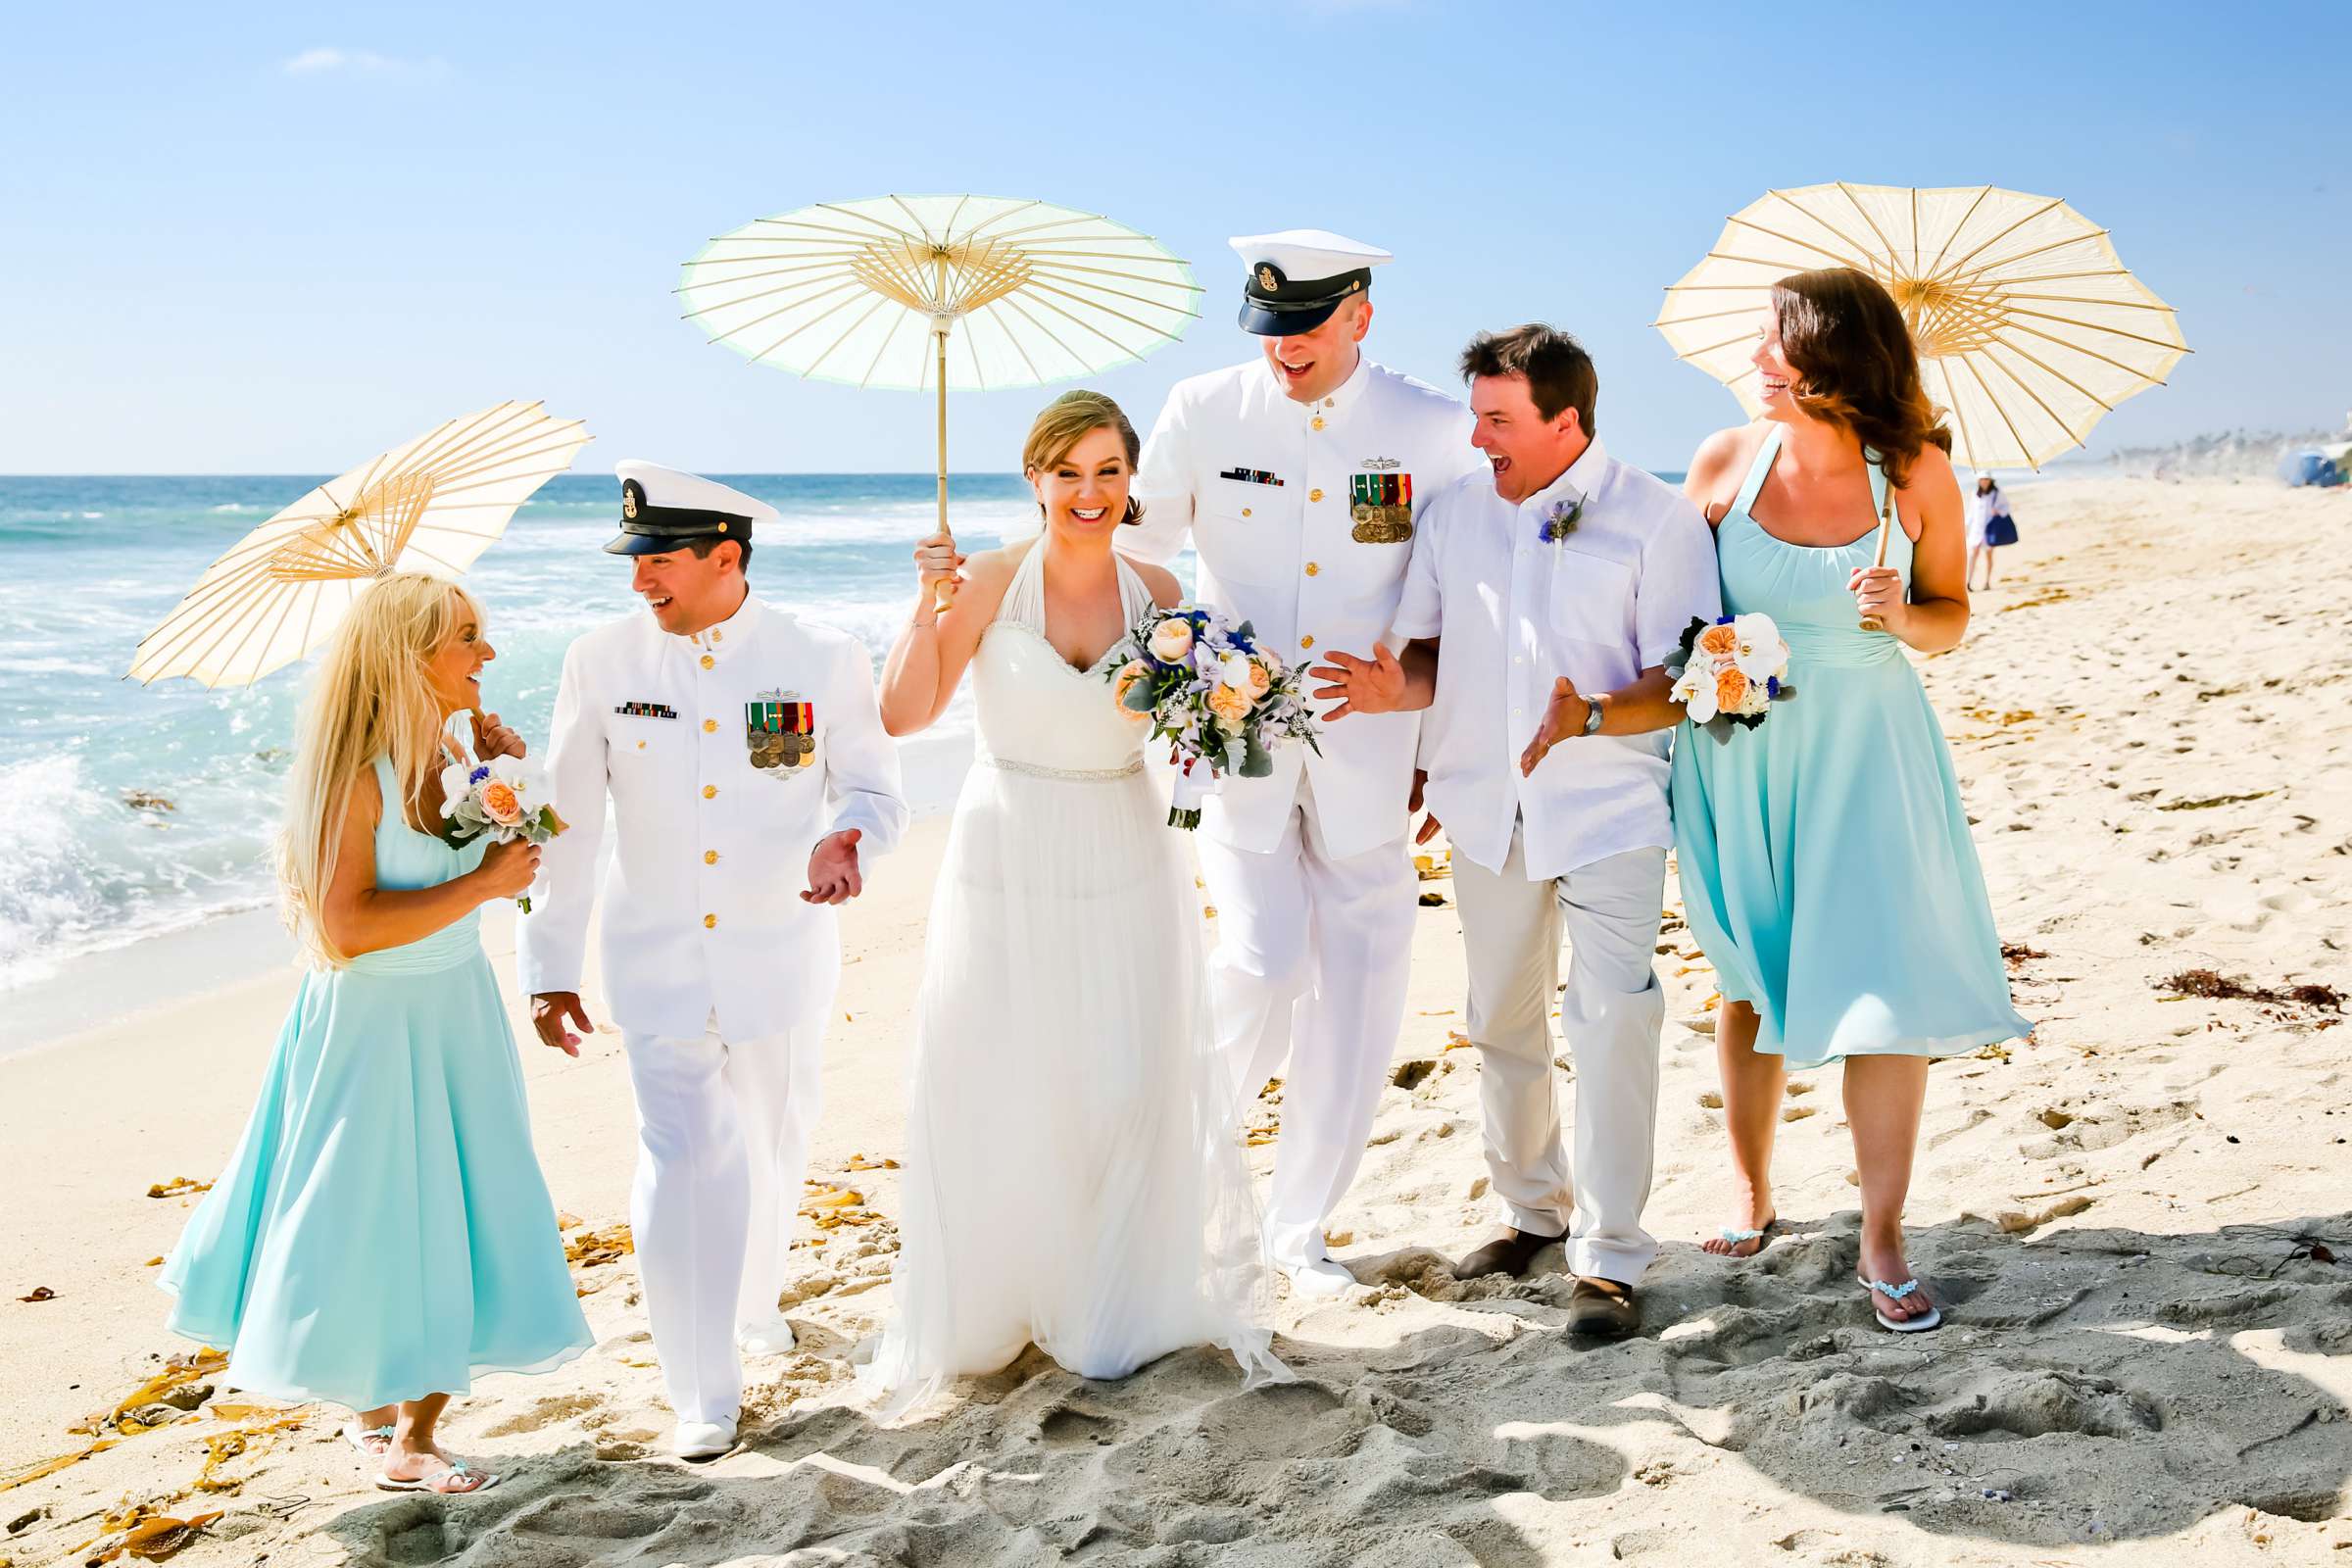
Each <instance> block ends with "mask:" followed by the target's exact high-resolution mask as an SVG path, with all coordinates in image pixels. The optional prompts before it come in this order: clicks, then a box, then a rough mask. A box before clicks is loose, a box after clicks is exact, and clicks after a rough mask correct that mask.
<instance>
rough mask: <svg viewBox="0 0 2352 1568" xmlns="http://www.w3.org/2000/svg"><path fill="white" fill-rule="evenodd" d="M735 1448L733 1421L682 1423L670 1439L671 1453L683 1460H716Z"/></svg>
mask: <svg viewBox="0 0 2352 1568" xmlns="http://www.w3.org/2000/svg"><path fill="white" fill-rule="evenodd" d="M734 1446H735V1423H734V1422H732V1421H681V1422H679V1423H678V1429H677V1431H675V1432H673V1433H671V1434H670V1437H669V1451H670V1452H672V1453H674V1454H676V1455H677V1456H678V1457H679V1458H681V1459H715V1458H717V1457H718V1456H719V1455H720V1454H722V1453H725V1452H726V1451H727V1450H728V1449H729V1448H732V1447H734Z"/></svg>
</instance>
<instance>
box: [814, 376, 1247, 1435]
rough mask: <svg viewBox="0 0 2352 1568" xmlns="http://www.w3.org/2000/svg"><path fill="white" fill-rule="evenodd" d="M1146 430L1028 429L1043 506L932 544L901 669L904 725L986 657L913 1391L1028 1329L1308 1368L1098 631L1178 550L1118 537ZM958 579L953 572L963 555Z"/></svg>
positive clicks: (953, 891) (1074, 397)
mask: <svg viewBox="0 0 2352 1568" xmlns="http://www.w3.org/2000/svg"><path fill="white" fill-rule="evenodd" d="M1137 445H1138V444H1137V440H1136V435H1135V430H1134V427H1133V426H1132V425H1130V424H1129V423H1128V421H1127V418H1126V416H1124V415H1123V414H1121V413H1120V412H1119V408H1118V405H1117V404H1115V403H1113V402H1112V401H1111V400H1110V399H1108V398H1106V397H1103V395H1102V394H1100V393H1095V392H1072V393H1069V394H1067V395H1065V396H1063V397H1061V398H1059V399H1057V400H1055V401H1054V403H1052V404H1050V405H1049V406H1048V407H1047V408H1046V410H1045V412H1044V413H1042V414H1041V415H1039V416H1038V419H1037V422H1036V425H1035V426H1034V427H1033V428H1032V429H1031V431H1030V435H1029V440H1028V443H1027V447H1026V449H1025V450H1024V452H1023V454H1022V466H1023V468H1024V470H1025V472H1026V473H1027V475H1028V477H1029V478H1030V480H1031V481H1032V482H1033V484H1034V485H1035V486H1036V489H1037V494H1038V503H1039V507H1040V509H1041V511H1042V512H1043V514H1044V517H1045V531H1044V533H1043V534H1042V535H1040V536H1039V537H1038V538H1037V539H1035V540H1033V541H1025V542H1023V543H1020V544H1015V545H1011V546H1008V547H1006V548H1005V549H1003V550H998V551H990V552H987V553H985V554H982V555H978V556H974V557H971V558H970V559H969V560H968V561H967V560H965V559H964V558H961V557H958V556H956V554H955V550H954V546H953V543H952V541H949V540H947V539H946V537H945V536H944V535H943V536H938V537H935V538H934V539H931V540H927V541H925V543H924V545H923V546H921V547H918V549H917V552H916V556H917V561H918V564H921V565H922V567H923V583H922V591H921V596H920V598H919V600H918V602H917V604H916V607H915V612H914V616H913V618H912V620H911V621H910V623H909V624H908V626H907V629H906V631H905V632H904V633H903V634H902V635H901V636H900V638H899V641H898V644H897V646H896V647H895V648H893V649H892V651H891V656H890V661H889V663H888V665H887V667H886V668H885V670H884V673H883V683H882V717H883V723H884V725H885V726H886V727H887V728H888V729H889V730H890V732H891V733H892V734H894V735H906V734H909V733H912V732H913V731H915V730H919V729H922V728H924V727H925V726H927V725H929V724H930V723H932V722H933V721H934V720H936V719H937V718H938V716H939V715H940V713H942V712H943V711H946V709H947V707H948V704H949V701H950V700H951V699H952V698H953V697H954V696H955V693H956V686H957V684H958V682H959V681H960V680H961V679H962V676H963V671H964V668H965V666H966V664H969V665H970V667H971V670H972V684H973V695H974V699H975V701H976V703H977V706H978V718H979V742H980V744H979V755H978V757H977V758H976V759H975V760H974V763H973V766H972V769H971V772H970V774H969V776H968V777H967V778H966V779H965V781H964V786H963V793H962V795H961V797H960V799H959V800H958V801H957V803H956V820H955V824H954V827H953V830H952V831H951V833H950V836H949V840H948V850H947V858H946V860H945V862H944V863H943V864H942V866H941V869H940V873H939V883H938V890H937V892H936V894H935V895H934V898H933V902H932V907H931V920H930V925H929V927H928V938H927V946H926V950H925V955H924V970H923V982H922V990H921V993H920V995H919V996H918V998H917V1000H916V1004H915V1034H914V1059H913V1071H912V1074H911V1082H910V1086H909V1089H908V1096H907V1160H906V1177H905V1183H904V1193H905V1213H904V1214H903V1215H902V1217H901V1220H900V1228H899V1235H900V1251H899V1257H898V1261H897V1264H896V1266H895V1267H894V1269H893V1271H892V1286H893V1289H894V1292H895V1294H896V1297H897V1314H896V1316H895V1318H894V1319H893V1320H892V1322H891V1323H890V1325H889V1326H888V1328H887V1329H886V1330H885V1331H884V1333H883V1335H882V1337H881V1340H880V1343H879V1345H878V1346H877V1347H876V1348H874V1350H873V1354H872V1356H871V1358H870V1359H869V1360H868V1362H867V1364H866V1365H865V1366H864V1367H863V1368H861V1369H860V1372H859V1377H860V1380H861V1381H862V1382H863V1383H864V1384H865V1385H866V1387H867V1388H868V1389H869V1390H870V1391H872V1392H874V1393H876V1394H878V1395H880V1396H882V1397H885V1398H886V1399H887V1401H888V1409H889V1412H890V1413H892V1414H896V1413H898V1412H901V1411H904V1410H906V1409H908V1408H910V1407H912V1406H913V1405H915V1404H917V1403H920V1402H921V1401H922V1400H923V1399H924V1398H925V1397H927V1396H929V1395H931V1394H933V1393H935V1392H937V1391H939V1390H940V1389H941V1388H943V1387H944V1386H945V1385H946V1384H947V1383H948V1382H949V1381H950V1380H952V1379H954V1378H956V1377H961V1376H967V1375H974V1374H982V1373H988V1372H994V1371H996V1370H998V1369H999V1368H1001V1367H1003V1366H1005V1364H1007V1363H1008V1362H1010V1361H1011V1360H1012V1359H1013V1358H1014V1357H1016V1356H1018V1355H1019V1354H1020V1353H1021V1351H1022V1350H1023V1349H1024V1348H1027V1347H1028V1346H1029V1345H1030V1344H1031V1343H1033V1342H1034V1343H1035V1344H1036V1345H1037V1346H1038V1347H1039V1348H1041V1349H1043V1350H1044V1351H1045V1352H1046V1353H1047V1354H1049V1355H1051V1356H1053V1357H1054V1360H1055V1361H1057V1362H1059V1363H1060V1364H1061V1365H1062V1366H1063V1367H1065V1368H1067V1369H1068V1370H1070V1371H1072V1372H1076V1373H1078V1374H1080V1375H1081V1376H1084V1377H1091V1378H1118V1377H1124V1376H1126V1375H1127V1374H1128V1373H1130V1372H1133V1371H1134V1370H1135V1369H1136V1368H1138V1367H1140V1366H1142V1365H1143V1364H1144V1363H1145V1362H1147V1361H1151V1360H1153V1359H1155V1358H1157V1357H1159V1356H1161V1355H1165V1354H1167V1353H1168V1352H1169V1351H1171V1350H1176V1349H1180V1348H1184V1347H1187V1346H1195V1345H1215V1346H1220V1347H1223V1348H1226V1349H1228V1350H1230V1351H1231V1352H1232V1353H1233V1355H1234V1357H1235V1359H1236V1360H1237V1361H1238V1362H1239V1363H1240V1365H1241V1369H1242V1373H1243V1376H1244V1380H1245V1386H1249V1385H1250V1384H1255V1383H1258V1382H1263V1381H1268V1380H1287V1379H1288V1378H1289V1377H1290V1373H1289V1371H1288V1369H1286V1368H1285V1367H1284V1366H1283V1365H1282V1363H1281V1362H1280V1361H1278V1360H1276V1359H1275V1357H1274V1355H1273V1353H1272V1351H1271V1350H1270V1348H1269V1340H1270V1335H1269V1333H1268V1331H1267V1330H1266V1329H1264V1328H1262V1327H1260V1326H1259V1324H1258V1319H1259V1317H1260V1316H1261V1314H1262V1307H1263V1301H1264V1292H1263V1270H1262V1264H1261V1258H1260V1252H1259V1247H1260V1244H1259V1240H1258V1224H1257V1216H1256V1213H1255V1209H1254V1206H1253V1204H1252V1202H1251V1200H1250V1188H1249V1177H1248V1173H1247V1171H1246V1169H1245V1168H1244V1166H1243V1163H1242V1158H1241V1151H1240V1149H1239V1147H1238V1145H1237V1144H1236V1142H1235V1138H1234V1133H1233V1122H1232V1119H1231V1116H1230V1114H1229V1109H1230V1107H1229V1103H1228V1099H1227V1096H1226V1095H1225V1094H1224V1093H1221V1089H1222V1086H1223V1083H1224V1072H1223V1069H1222V1068H1221V1067H1220V1065H1219V1064H1218V1061H1217V1059H1216V1056H1215V1054H1214V1046H1213V1038H1212V1032H1211V1030H1210V1028H1209V1020H1208V1015H1207V1009H1208V1003H1207V989H1206V983H1205V980H1204V970H1203V965H1202V958H1201V935H1200V913H1199V909H1198V907H1197V904H1196V901H1195V897H1194V890H1193V887H1192V883H1191V879H1190V878H1189V877H1187V876H1186V875H1185V873H1184V865H1183V858H1182V855H1181V851H1182V848H1183V846H1182V841H1181V840H1180V839H1179V838H1178V836H1177V834H1176V832H1175V831H1174V830H1172V829H1170V828H1169V827H1168V826H1167V825H1166V822H1167V803H1166V802H1165V801H1164V800H1163V799H1162V798H1161V797H1160V795H1159V792H1158V790H1157V789H1156V787H1155V786H1154V785H1153V784H1152V780H1151V778H1150V777H1149V775H1147V774H1146V773H1145V771H1144V762H1143V751H1142V749H1143V743H1144V740H1145V737H1146V729H1145V725H1144V723H1143V722H1142V721H1141V720H1140V718H1138V717H1136V716H1133V715H1130V714H1128V713H1127V712H1125V711H1123V710H1122V709H1121V708H1120V707H1119V706H1118V704H1117V703H1116V702H1115V701H1114V700H1113V699H1112V696H1111V690H1110V686H1109V683H1108V682H1107V681H1105V680H1104V679H1103V657H1104V656H1105V655H1106V654H1107V652H1108V651H1109V649H1111V648H1112V647H1113V646H1114V645H1115V644H1117V643H1118V642H1119V640H1120V639H1121V637H1122V636H1123V635H1124V634H1125V632H1126V630H1127V628H1128V627H1129V626H1131V625H1133V624H1134V622H1135V621H1136V620H1137V619H1138V618H1139V617H1141V616H1142V615H1143V614H1145V613H1147V612H1148V611H1149V610H1150V609H1151V607H1152V605H1153V604H1154V603H1156V604H1159V605H1163V606H1165V605H1172V604H1174V603H1176V602H1177V600H1178V599H1179V598H1180V597H1181V592H1180V590H1179V588H1178V585H1177V582H1176V579H1175V578H1174V577H1173V576H1172V575H1170V574H1169V573H1168V572H1167V571H1165V570H1163V569H1161V568H1159V567H1157V566H1149V565H1146V566H1137V565H1133V564H1129V563H1127V562H1126V561H1124V560H1122V559H1121V558H1120V557H1119V556H1118V555H1117V554H1116V553H1115V552H1114V551H1113V550H1112V548H1111V540H1112V537H1113V535H1114V534H1115V532H1116V530H1117V529H1118V527H1119V526H1120V525H1121V524H1122V523H1123V522H1124V521H1126V520H1127V519H1128V518H1129V516H1130V508H1129V501H1128V493H1127V492H1128V483H1129V480H1130V478H1131V477H1132V476H1133V474H1134V471H1135V464H1136V458H1137ZM958 567H961V568H963V572H962V575H963V581H962V582H961V585H960V588H959V590H958V592H957V594H956V602H955V608H954V609H953V610H952V611H951V612H950V613H948V614H947V615H945V616H944V617H941V616H935V615H934V614H933V613H932V608H931V605H932V594H931V589H932V584H933V583H934V582H935V581H936V580H938V579H939V578H941V577H955V576H956V575H958V573H957V568H958Z"/></svg>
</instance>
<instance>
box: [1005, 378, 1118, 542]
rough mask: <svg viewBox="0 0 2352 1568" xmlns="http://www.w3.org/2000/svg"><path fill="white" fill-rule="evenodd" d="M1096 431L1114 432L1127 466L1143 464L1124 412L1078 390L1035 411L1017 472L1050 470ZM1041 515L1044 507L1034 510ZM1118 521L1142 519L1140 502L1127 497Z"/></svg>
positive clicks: (1029, 473) (1098, 395)
mask: <svg viewBox="0 0 2352 1568" xmlns="http://www.w3.org/2000/svg"><path fill="white" fill-rule="evenodd" d="M1096 430H1116V431H1117V432H1118V433H1119V445H1120V446H1122V447H1124V448H1126V450H1127V466H1128V468H1129V469H1130V470H1133V469H1134V468H1136V467H1137V466H1140V465H1141V464H1142V462H1143V461H1144V444H1143V442H1142V441H1140V440H1138V439H1137V438H1136V434H1135V426H1134V425H1132V424H1130V423H1129V422H1128V421H1127V413H1126V411H1125V410H1123V409H1121V408H1120V407H1119V406H1118V404H1116V403H1115V402H1113V401H1111V399H1110V398H1109V397H1107V396H1105V395H1104V394H1103V393H1101V392H1090V391H1087V390H1085V389H1084V388H1081V389H1080V390H1078V391H1076V392H1064V393H1063V394H1062V395H1061V396H1059V397H1057V398H1055V399H1054V401H1053V402H1051V403H1049V404H1047V405H1046V406H1045V407H1044V408H1042V409H1040V410H1038V411H1037V418H1036V420H1035V421H1034V422H1033V423H1031V425H1030V426H1029V439H1028V441H1027V442H1025V443H1024V444H1023V445H1022V447H1021V472H1022V473H1023V474H1024V475H1027V476H1031V477H1034V476H1035V475H1037V474H1038V473H1041V472H1043V471H1044V470H1045V469H1047V468H1051V467H1053V466H1054V465H1055V464H1057V463H1059V462H1060V461H1061V460H1062V459H1064V458H1066V457H1068V456H1069V455H1070V451H1071V449H1072V448H1073V447H1075V446H1077V445H1078V443H1079V442H1081V441H1083V440H1085V439H1086V438H1087V436H1088V435H1089V434H1090V433H1092V432H1093V431H1096ZM1038 510H1039V511H1040V512H1043V511H1044V510H1045V509H1044V508H1042V507H1041V508H1039V509H1038ZM1119 520H1120V521H1122V522H1141V521H1143V520H1144V506H1143V503H1142V502H1140V501H1138V500H1136V499H1135V497H1134V496H1132V495H1130V496H1129V497H1128V498H1127V515H1125V516H1124V517H1122V518H1120V519H1119Z"/></svg>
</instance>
